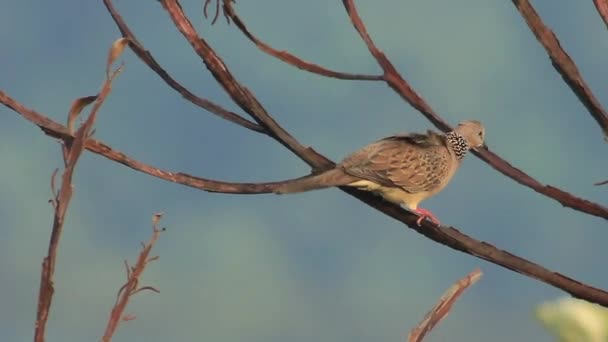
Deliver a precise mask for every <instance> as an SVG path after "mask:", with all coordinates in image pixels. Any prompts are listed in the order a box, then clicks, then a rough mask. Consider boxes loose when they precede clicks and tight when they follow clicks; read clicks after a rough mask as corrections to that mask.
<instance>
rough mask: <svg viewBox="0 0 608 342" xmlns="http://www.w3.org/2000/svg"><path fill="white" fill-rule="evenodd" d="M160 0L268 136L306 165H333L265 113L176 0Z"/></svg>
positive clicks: (320, 166) (177, 24) (322, 166)
mask: <svg viewBox="0 0 608 342" xmlns="http://www.w3.org/2000/svg"><path fill="white" fill-rule="evenodd" d="M161 2H162V5H163V7H164V8H165V10H166V11H167V13H169V16H170V17H171V20H173V23H174V24H175V26H176V27H177V29H178V30H179V31H180V33H181V34H182V35H183V36H184V38H186V40H187V41H188V42H189V43H190V45H191V46H192V48H193V49H194V51H195V52H196V53H197V54H198V55H199V57H201V59H203V61H204V63H205V66H206V67H207V69H209V71H210V72H211V74H212V75H213V77H215V79H216V80H217V82H218V83H219V84H220V85H221V86H222V87H223V88H224V90H225V91H226V92H227V93H228V95H230V97H231V98H232V100H233V101H234V102H235V103H236V104H237V105H238V106H239V107H241V108H242V109H243V110H244V111H245V112H246V113H247V114H249V115H250V116H251V117H252V118H253V119H254V120H255V121H256V122H257V123H258V124H259V125H261V126H262V127H264V128H266V129H267V130H268V131H270V133H269V135H270V136H272V137H273V138H274V139H275V140H276V141H278V142H279V143H280V144H281V145H283V146H285V147H286V148H287V149H289V150H290V151H292V152H293V153H294V154H296V155H297V156H299V157H300V158H301V159H302V160H304V161H305V162H306V163H308V165H310V166H312V167H313V168H315V169H318V170H323V169H327V168H329V167H332V166H333V165H334V164H333V163H332V162H331V161H330V160H329V159H327V158H325V157H323V156H321V155H320V154H318V153H316V152H315V151H314V150H313V149H312V148H310V147H306V146H303V145H302V144H300V143H299V142H298V141H297V140H296V139H295V138H294V137H292V136H291V135H290V134H289V133H288V132H287V131H285V129H283V127H281V126H280V125H279V124H278V123H277V122H276V121H275V120H274V119H273V118H272V117H271V116H270V115H269V114H268V112H267V111H266V109H264V107H263V106H262V104H261V103H260V102H259V101H258V100H257V99H256V97H255V96H254V95H253V93H251V91H249V89H247V88H246V87H244V86H243V85H241V84H240V83H239V82H238V81H237V80H236V78H235V77H234V76H232V74H231V73H230V70H229V69H228V67H227V66H226V65H225V64H224V62H223V61H222V60H221V59H220V58H219V57H218V55H217V54H216V53H215V51H214V50H213V49H212V48H211V46H210V45H209V44H208V43H207V42H206V41H205V40H204V39H203V38H202V37H200V36H199V35H198V34H197V33H196V30H195V29H194V27H193V26H192V24H191V23H190V20H188V18H186V16H185V14H184V12H183V11H182V8H181V6H180V4H179V2H178V1H177V0H162V1H161Z"/></svg>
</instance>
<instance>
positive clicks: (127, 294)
mask: <svg viewBox="0 0 608 342" xmlns="http://www.w3.org/2000/svg"><path fill="white" fill-rule="evenodd" d="M161 217H162V214H155V215H154V216H153V220H152V237H151V238H150V240H149V241H148V242H147V243H146V244H144V245H143V247H142V250H141V252H140V253H139V256H138V257H137V262H136V263H135V266H133V267H128V266H127V281H126V282H125V284H124V285H122V286H121V287H120V289H119V290H118V295H117V299H116V303H115V304H114V307H112V311H110V318H109V319H108V324H107V325H106V330H105V332H104V334H103V337H102V338H101V341H102V342H109V341H110V340H112V336H113V335H114V333H115V332H116V329H117V328H118V324H119V323H120V322H121V321H130V320H133V319H135V317H134V316H128V317H126V316H124V315H123V313H124V311H125V308H126V307H127V304H128V303H129V300H130V299H131V297H133V296H134V295H135V294H137V293H138V292H141V291H145V290H150V291H153V292H156V293H158V292H159V291H158V290H157V289H156V288H154V287H152V286H142V287H138V284H139V278H140V277H141V275H142V274H143V273H144V270H145V269H146V266H148V264H149V263H150V261H153V260H156V259H152V260H151V259H150V258H149V255H150V251H151V250H152V247H154V245H155V244H156V241H158V238H159V237H160V233H162V232H163V231H164V228H162V229H161V228H158V222H159V220H160V218H161ZM125 265H128V264H127V261H126V260H125Z"/></svg>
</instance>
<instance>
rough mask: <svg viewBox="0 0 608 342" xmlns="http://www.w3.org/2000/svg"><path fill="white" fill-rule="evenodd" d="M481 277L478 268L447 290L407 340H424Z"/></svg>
mask: <svg viewBox="0 0 608 342" xmlns="http://www.w3.org/2000/svg"><path fill="white" fill-rule="evenodd" d="M481 275H482V272H481V270H480V269H479V268H477V269H475V270H473V271H472V272H470V273H469V274H467V275H466V276H465V277H464V278H462V279H460V280H458V281H457V282H456V283H455V284H454V285H452V286H451V287H450V288H449V289H447V290H446V291H445V293H444V294H443V295H442V296H441V298H439V302H437V304H435V307H433V309H431V311H429V312H428V313H427V314H426V316H425V317H424V319H423V320H422V322H420V323H419V324H418V325H417V326H416V327H415V328H414V329H412V330H411V331H410V333H409V335H408V338H407V340H408V342H421V341H422V340H424V337H425V336H426V335H427V334H428V333H429V332H430V331H431V330H432V329H433V328H434V327H435V326H436V325H437V324H439V322H441V320H442V319H444V318H445V317H446V316H447V315H448V313H450V310H452V307H453V306H454V304H455V303H456V300H458V298H460V296H461V295H462V294H463V293H464V291H465V290H466V289H467V288H469V287H470V286H471V285H473V284H475V283H476V282H477V281H478V280H479V279H480V278H481Z"/></svg>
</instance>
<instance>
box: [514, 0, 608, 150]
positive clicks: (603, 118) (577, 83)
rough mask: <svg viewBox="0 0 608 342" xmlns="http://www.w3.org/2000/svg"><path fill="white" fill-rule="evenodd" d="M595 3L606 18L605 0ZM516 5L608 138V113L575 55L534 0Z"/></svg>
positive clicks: (525, 0)
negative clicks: (544, 17) (567, 50)
mask: <svg viewBox="0 0 608 342" xmlns="http://www.w3.org/2000/svg"><path fill="white" fill-rule="evenodd" d="M594 2H595V4H596V7H597V8H598V10H600V14H602V17H604V15H605V11H606V3H605V1H602V4H599V3H598V0H595V1H594ZM513 4H514V5H515V7H517V10H518V11H519V13H520V14H521V16H522V17H523V18H524V20H525V21H526V23H527V24H528V27H529V28H530V30H532V33H534V35H535V36H536V39H537V40H538V42H539V43H541V44H542V46H543V47H544V48H545V51H547V54H548V55H549V58H551V64H553V67H554V68H555V70H557V72H558V73H559V74H560V75H561V76H562V78H563V79H564V82H566V84H567V85H568V86H569V87H570V89H571V90H572V91H573V92H574V94H575V95H576V96H577V97H578V99H579V100H580V101H581V103H582V104H583V105H584V106H585V108H587V110H588V111H589V113H590V114H591V116H592V117H593V118H594V119H595V121H596V122H597V123H598V125H599V126H600V128H601V129H602V131H603V132H604V139H605V140H606V141H608V113H606V111H605V110H604V108H603V107H602V105H601V103H600V102H599V100H598V99H596V98H595V95H593V92H592V91H591V89H590V88H589V86H588V85H587V83H586V82H585V80H584V79H583V76H582V75H581V73H580V72H579V70H578V68H577V67H576V64H575V63H574V61H573V60H572V58H570V56H568V54H567V53H566V51H564V49H563V48H562V47H561V45H560V43H559V40H558V39H557V37H556V36H555V34H554V33H553V31H551V29H549V28H548V27H547V26H546V25H545V24H544V23H543V21H542V19H541V18H540V16H539V15H538V13H536V10H535V9H534V7H533V6H532V4H531V3H530V1H528V0H513Z"/></svg>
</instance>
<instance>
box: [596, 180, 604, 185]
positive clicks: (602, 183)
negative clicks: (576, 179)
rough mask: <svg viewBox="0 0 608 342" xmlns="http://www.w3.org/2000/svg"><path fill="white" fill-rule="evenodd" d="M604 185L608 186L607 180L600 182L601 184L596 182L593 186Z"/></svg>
mask: <svg viewBox="0 0 608 342" xmlns="http://www.w3.org/2000/svg"><path fill="white" fill-rule="evenodd" d="M604 184H608V180H605V181H602V182H597V183H595V184H593V185H604Z"/></svg>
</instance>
